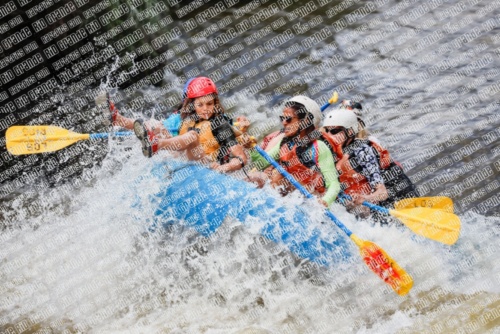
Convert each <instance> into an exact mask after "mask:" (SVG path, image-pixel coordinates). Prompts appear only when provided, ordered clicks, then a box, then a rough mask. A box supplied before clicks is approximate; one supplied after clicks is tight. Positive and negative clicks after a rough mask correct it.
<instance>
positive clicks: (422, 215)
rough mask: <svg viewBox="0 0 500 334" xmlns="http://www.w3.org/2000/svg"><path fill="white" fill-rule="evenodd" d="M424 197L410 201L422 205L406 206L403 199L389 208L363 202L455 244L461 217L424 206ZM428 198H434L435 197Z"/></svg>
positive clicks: (414, 228) (446, 200)
mask: <svg viewBox="0 0 500 334" xmlns="http://www.w3.org/2000/svg"><path fill="white" fill-rule="evenodd" d="M340 197H344V198H346V199H348V200H350V199H351V197H350V196H349V195H341V196H340ZM424 198H425V197H421V198H415V199H414V200H415V201H413V202H410V201H409V203H413V204H420V206H404V205H402V204H401V203H404V201H405V200H401V201H399V202H400V205H399V206H396V207H395V208H394V209H387V208H384V207H381V206H378V205H375V204H372V203H370V202H366V201H365V202H363V205H364V206H367V207H369V208H370V209H372V210H376V211H379V212H381V213H383V214H386V215H390V216H393V217H395V218H397V219H398V220H400V221H401V222H402V223H403V224H404V225H406V226H407V227H408V228H409V229H410V230H412V231H413V232H414V233H416V234H418V235H421V236H424V237H426V238H429V239H432V240H435V241H438V242H441V243H443V244H446V245H453V244H454V243H455V242H457V240H458V237H459V236H460V218H459V217H458V216H457V215H455V214H453V213H451V212H449V211H445V210H441V209H439V208H437V207H426V206H424V205H423V204H424V203H425V202H426V201H425V200H424V201H419V200H422V199H424ZM426 198H427V199H432V198H433V197H426ZM436 198H437V199H436V203H439V197H436ZM428 201H430V200H428ZM449 201H451V199H449V198H447V197H443V199H442V200H441V203H448V204H449ZM429 203H430V202H429ZM445 208H449V206H448V205H446V206H445Z"/></svg>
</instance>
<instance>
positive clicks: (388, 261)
mask: <svg viewBox="0 0 500 334" xmlns="http://www.w3.org/2000/svg"><path fill="white" fill-rule="evenodd" d="M255 149H256V150H257V152H259V153H260V154H261V155H262V156H263V157H264V158H265V159H266V160H267V161H268V162H269V163H270V164H271V165H273V166H274V168H276V169H277V170H278V171H279V172H280V173H281V174H282V175H283V176H284V177H285V178H286V179H287V180H288V181H290V182H291V183H292V184H293V185H294V186H295V187H296V188H297V189H299V190H300V192H301V193H302V194H303V195H304V196H306V197H307V198H314V196H313V195H311V194H310V193H309V192H308V191H307V190H306V189H305V188H304V187H303V186H302V185H301V184H300V183H298V182H297V181H296V180H295V179H294V178H293V176H292V175H290V174H289V173H288V172H287V171H285V170H284V169H283V167H281V165H279V164H278V163H276V161H274V159H273V158H271V157H270V156H269V155H268V154H267V153H266V151H264V150H263V149H262V148H260V147H259V146H255ZM325 213H326V215H327V216H328V217H329V218H330V219H331V220H332V221H333V222H334V223H335V225H337V226H338V227H339V228H340V229H341V230H342V231H343V232H344V233H345V234H347V236H348V237H350V238H351V240H352V241H353V242H354V243H355V244H356V245H357V246H358V247H359V251H360V254H361V257H362V258H363V261H364V262H365V263H366V265H367V266H368V267H369V268H370V269H371V270H372V271H373V272H374V273H375V274H377V275H378V276H379V277H380V278H381V279H382V280H383V281H384V282H385V283H387V284H389V285H390V286H391V288H392V289H393V290H394V291H396V293H397V294H398V295H401V296H402V295H405V294H407V293H408V292H409V291H410V289H411V288H412V286H413V279H412V277H411V276H410V275H409V274H408V273H406V272H405V270H404V269H403V268H401V267H400V266H399V265H398V264H397V263H396V261H394V260H393V259H392V258H391V257H390V256H389V255H387V253H386V252H385V251H384V250H383V249H382V248H380V247H379V246H378V245H376V244H375V243H373V242H371V241H367V240H362V239H361V238H359V237H358V236H356V235H355V234H353V233H352V232H351V231H350V230H349V229H348V228H347V227H346V226H345V225H344V224H342V223H341V222H340V221H339V220H338V219H337V217H335V216H334V215H333V213H332V212H331V211H330V210H328V209H327V210H325Z"/></svg>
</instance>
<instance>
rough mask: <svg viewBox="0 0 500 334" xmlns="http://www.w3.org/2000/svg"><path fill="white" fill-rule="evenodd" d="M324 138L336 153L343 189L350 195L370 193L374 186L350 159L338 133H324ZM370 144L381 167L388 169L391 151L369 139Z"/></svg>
mask: <svg viewBox="0 0 500 334" xmlns="http://www.w3.org/2000/svg"><path fill="white" fill-rule="evenodd" d="M322 135H323V138H324V139H325V140H326V141H328V143H329V146H330V148H331V149H332V151H333V152H332V153H334V156H335V157H334V158H335V167H336V168H337V171H338V173H339V181H340V184H341V189H342V190H343V191H344V192H345V193H346V194H348V195H352V194H363V195H368V194H370V193H371V192H372V188H371V186H370V183H369V182H368V180H367V178H366V177H365V176H364V175H363V174H361V173H358V172H357V171H356V169H355V168H354V166H352V165H351V162H350V161H349V158H350V156H349V154H344V152H343V151H342V145H341V144H340V143H339V142H338V141H337V140H336V137H335V136H336V135H332V134H330V133H322ZM368 142H369V145H370V146H371V147H373V148H374V149H375V150H376V151H377V158H378V163H379V166H380V168H381V169H387V168H389V167H390V166H391V162H392V160H391V157H390V155H389V152H388V151H387V150H386V149H385V148H383V147H382V146H380V145H379V144H377V143H375V142H373V141H371V140H368Z"/></svg>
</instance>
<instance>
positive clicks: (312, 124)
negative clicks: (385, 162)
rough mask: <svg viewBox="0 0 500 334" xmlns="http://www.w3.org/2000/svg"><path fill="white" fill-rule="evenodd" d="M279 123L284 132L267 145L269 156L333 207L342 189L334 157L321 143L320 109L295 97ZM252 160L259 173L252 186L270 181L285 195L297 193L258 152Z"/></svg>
mask: <svg viewBox="0 0 500 334" xmlns="http://www.w3.org/2000/svg"><path fill="white" fill-rule="evenodd" d="M280 119H281V122H282V124H283V129H282V130H281V131H279V132H278V133H276V135H274V136H273V138H272V139H271V140H270V141H269V142H268V143H267V145H266V148H265V150H266V152H267V153H268V154H269V155H270V156H271V157H272V158H274V159H275V160H276V161H277V162H278V163H280V164H281V165H282V166H283V168H284V169H285V170H286V171H287V172H289V173H290V174H291V175H292V176H293V177H294V178H295V179H296V180H297V181H298V182H299V183H301V184H302V185H303V186H304V187H305V188H306V189H307V190H308V191H309V192H311V193H314V194H316V195H319V196H320V199H319V201H320V203H322V204H323V205H324V206H326V207H328V206H330V204H332V203H333V201H334V200H335V199H336V198H337V195H338V193H339V191H340V185H339V182H338V177H337V171H336V169H335V163H334V160H333V156H332V153H331V151H330V150H329V148H328V146H327V145H326V144H325V143H324V142H323V141H321V140H320V139H321V138H320V137H321V133H320V132H319V131H318V128H319V125H320V122H321V110H320V107H319V105H318V104H317V103H316V102H314V101H313V100H311V99H310V98H308V97H306V96H300V95H299V96H295V97H293V98H291V99H290V100H288V101H287V102H286V103H285V108H284V110H283V115H282V116H280ZM250 156H251V158H252V160H253V162H254V164H255V166H256V168H257V169H259V170H260V172H252V173H251V174H250V178H251V179H252V181H253V182H255V183H257V184H258V185H259V186H262V185H263V184H264V183H265V181H266V180H271V184H272V185H273V186H274V187H280V188H281V192H282V194H283V195H286V194H287V193H288V192H290V191H292V190H293V189H294V187H293V186H292V185H291V184H290V182H289V181H288V180H286V179H285V178H284V177H283V176H282V175H281V174H280V173H279V172H278V171H277V170H275V169H273V168H268V167H269V165H270V164H269V163H268V162H267V161H266V160H265V159H264V158H263V157H262V156H260V154H259V153H258V152H257V151H251V153H250ZM262 171H265V172H262Z"/></svg>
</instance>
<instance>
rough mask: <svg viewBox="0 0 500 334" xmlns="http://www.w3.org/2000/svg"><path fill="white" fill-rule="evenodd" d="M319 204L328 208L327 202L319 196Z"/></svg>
mask: <svg viewBox="0 0 500 334" xmlns="http://www.w3.org/2000/svg"><path fill="white" fill-rule="evenodd" d="M318 202H319V204H321V205H323V206H324V207H325V208H328V203H327V202H325V201H324V200H322V199H321V198H318Z"/></svg>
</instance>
